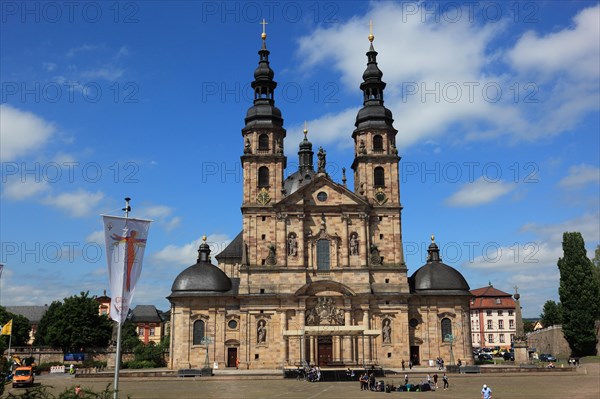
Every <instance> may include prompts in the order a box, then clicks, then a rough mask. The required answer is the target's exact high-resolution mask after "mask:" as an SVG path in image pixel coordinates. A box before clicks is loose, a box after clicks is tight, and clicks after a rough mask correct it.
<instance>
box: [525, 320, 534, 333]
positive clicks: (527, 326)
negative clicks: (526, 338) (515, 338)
mask: <svg viewBox="0 0 600 399" xmlns="http://www.w3.org/2000/svg"><path fill="white" fill-rule="evenodd" d="M523 331H524V332H525V334H527V333H530V332H533V322H531V321H529V320H523Z"/></svg>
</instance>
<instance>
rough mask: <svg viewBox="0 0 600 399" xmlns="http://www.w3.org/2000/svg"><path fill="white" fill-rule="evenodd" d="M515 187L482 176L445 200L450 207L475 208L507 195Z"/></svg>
mask: <svg viewBox="0 0 600 399" xmlns="http://www.w3.org/2000/svg"><path fill="white" fill-rule="evenodd" d="M515 187H516V185H515V184H512V183H505V182H503V181H489V180H486V179H485V178H484V177H483V176H482V177H480V178H479V179H477V180H475V181H474V182H472V183H466V184H464V185H463V186H462V187H461V188H460V189H459V190H458V191H457V192H455V193H454V194H452V195H451V196H450V197H449V198H448V199H446V201H445V202H446V204H448V205H450V206H477V205H481V204H485V203H488V202H492V201H494V200H495V199H497V198H499V197H501V196H503V195H505V194H508V193H509V192H511V191H512V190H514V189H515Z"/></svg>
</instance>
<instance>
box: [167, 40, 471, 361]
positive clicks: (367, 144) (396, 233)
mask: <svg viewBox="0 0 600 399" xmlns="http://www.w3.org/2000/svg"><path fill="white" fill-rule="evenodd" d="M369 40H370V42H371V45H370V48H369V50H368V52H367V53H366V55H367V67H366V70H365V72H364V74H363V82H362V83H361V84H360V89H361V90H362V92H363V94H364V101H363V108H362V109H361V110H360V111H359V112H358V115H357V117H356V123H355V128H354V130H353V131H352V132H350V131H349V133H348V139H350V138H351V139H352V140H353V141H354V153H353V154H352V155H353V156H354V158H353V162H352V166H351V167H352V170H353V173H354V187H353V188H349V187H347V185H346V177H345V171H344V174H343V178H342V182H341V183H338V182H334V181H333V180H332V179H331V178H330V176H329V175H328V174H327V172H326V153H325V151H323V149H322V148H320V149H319V150H318V151H317V159H318V160H317V165H316V167H315V166H314V161H313V159H314V151H313V146H312V143H311V142H310V141H309V140H308V137H307V131H306V129H305V131H304V133H305V134H304V140H302V141H301V142H300V144H299V150H298V157H299V158H298V165H299V166H298V170H297V171H295V172H294V173H290V174H289V176H288V177H287V178H284V173H285V170H286V156H284V151H283V149H284V141H285V137H286V130H285V128H284V125H283V118H282V114H281V111H280V110H279V109H278V108H277V107H276V106H275V89H276V86H277V83H276V82H275V81H274V80H273V78H274V72H273V70H272V69H271V66H270V64H269V54H270V52H269V51H268V50H267V47H266V34H264V33H263V35H262V48H261V49H260V51H259V52H258V54H259V62H258V67H257V68H256V70H255V72H254V81H253V82H252V88H253V89H254V103H253V105H252V106H251V107H250V108H249V109H248V112H247V114H246V118H245V127H244V128H243V129H242V140H240V155H241V162H242V166H243V199H242V207H241V209H242V231H241V232H240V234H239V235H238V236H237V237H236V238H235V239H234V240H233V241H232V242H231V244H230V245H229V246H228V247H227V248H226V249H224V250H223V251H222V252H221V253H220V254H219V255H217V257H216V258H217V260H218V266H215V265H213V264H212V263H211V261H210V249H209V246H208V245H207V244H206V242H205V241H204V242H203V243H202V244H201V245H200V248H199V250H198V260H197V262H196V263H195V264H194V265H192V266H190V267H188V268H187V269H185V270H184V271H182V272H181V273H180V274H179V275H178V276H177V278H176V279H175V281H174V282H173V286H172V291H171V295H170V296H169V297H168V299H169V300H170V302H171V346H170V354H171V356H170V364H169V366H170V368H172V369H182V368H199V367H203V366H205V365H206V364H208V365H210V367H213V365H217V367H219V368H224V367H235V366H236V365H237V366H239V368H249V369H259V368H268V369H273V368H284V367H295V366H298V365H303V364H315V365H319V366H321V367H352V366H355V367H363V366H371V365H375V366H381V367H386V368H390V367H401V364H402V362H403V361H404V362H406V364H408V361H409V359H410V360H412V361H413V363H415V364H419V363H422V362H424V361H428V360H430V359H436V358H438V357H441V358H443V359H445V360H446V362H448V361H452V358H454V359H456V360H457V359H462V361H463V363H467V362H468V359H471V350H472V348H471V331H470V311H469V300H470V293H469V285H468V284H467V282H466V281H465V279H464V278H463V276H462V275H461V274H460V273H459V272H458V271H456V270H455V269H453V268H452V267H450V266H448V265H445V264H444V263H442V261H441V259H440V256H439V249H438V247H437V245H436V244H435V243H434V242H433V237H432V243H431V245H430V246H429V250H428V259H427V263H426V264H425V265H424V266H422V267H421V268H419V269H418V270H417V271H416V272H414V273H413V274H412V276H410V277H409V276H408V270H407V266H406V264H405V262H404V254H403V247H402V229H401V227H402V205H401V201H400V187H399V161H400V157H399V155H398V150H397V148H396V145H395V137H396V134H397V130H396V129H395V128H394V127H393V119H392V113H391V111H390V110H389V109H387V108H386V107H385V106H384V101H383V93H384V88H385V85H386V84H385V83H384V82H383V81H382V76H383V73H382V72H381V70H380V69H379V67H378V65H377V52H376V51H375V50H374V48H373V43H372V42H373V35H370V36H369Z"/></svg>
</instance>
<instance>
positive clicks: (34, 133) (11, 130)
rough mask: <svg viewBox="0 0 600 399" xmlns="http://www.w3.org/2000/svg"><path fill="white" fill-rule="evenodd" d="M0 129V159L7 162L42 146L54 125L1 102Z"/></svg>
mask: <svg viewBox="0 0 600 399" xmlns="http://www.w3.org/2000/svg"><path fill="white" fill-rule="evenodd" d="M0 131H1V132H2V134H1V135H0V144H1V145H0V159H2V162H7V161H12V160H14V159H17V158H18V157H20V156H23V155H25V154H28V153H30V152H32V151H34V150H37V149H38V148H41V147H43V146H44V144H46V142H47V141H48V140H49V139H50V137H52V135H53V134H54V133H56V127H55V126H54V125H53V124H52V123H50V122H48V121H46V120H44V119H42V118H40V117H39V116H37V115H35V114H33V113H31V112H27V111H22V110H20V109H18V108H14V107H12V106H10V105H8V104H2V105H0Z"/></svg>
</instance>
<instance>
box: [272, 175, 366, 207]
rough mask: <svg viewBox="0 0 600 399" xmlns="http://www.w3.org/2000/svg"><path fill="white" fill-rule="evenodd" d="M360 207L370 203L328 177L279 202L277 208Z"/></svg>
mask: <svg viewBox="0 0 600 399" xmlns="http://www.w3.org/2000/svg"><path fill="white" fill-rule="evenodd" d="M298 205H306V206H327V207H331V206H358V207H361V208H362V207H369V204H368V202H366V201H365V200H364V199H362V198H361V197H360V196H358V195H356V194H354V193H353V192H352V191H350V190H348V189H347V188H346V187H344V186H342V185H340V184H337V183H335V182H333V181H332V180H331V179H330V178H329V177H327V176H319V177H317V178H316V179H314V180H313V181H312V182H310V183H308V184H306V185H304V186H303V187H301V188H300V189H299V190H297V191H296V192H294V193H293V194H291V195H289V196H288V197H286V198H284V199H282V200H281V201H279V202H278V203H277V204H276V206H298Z"/></svg>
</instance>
